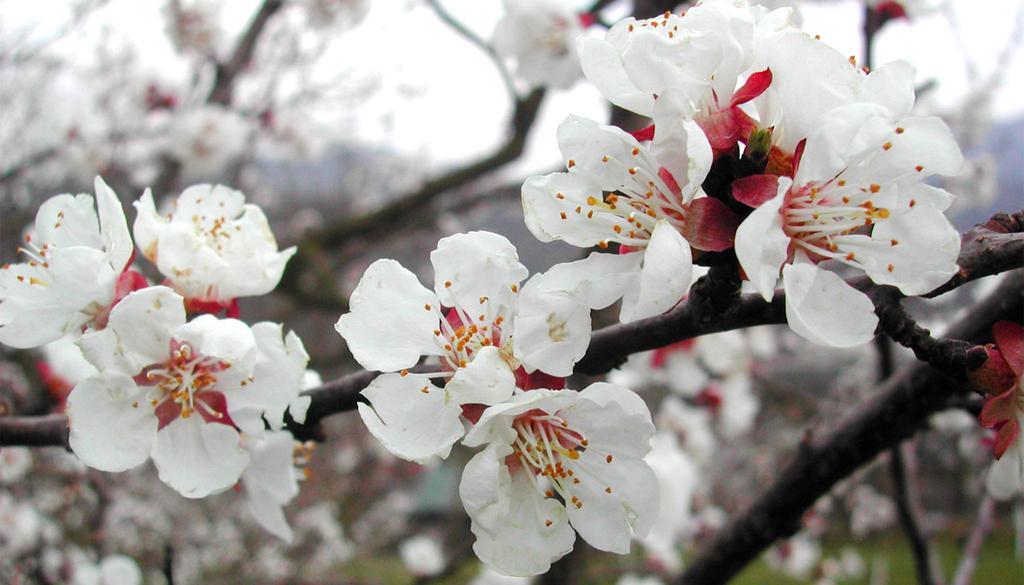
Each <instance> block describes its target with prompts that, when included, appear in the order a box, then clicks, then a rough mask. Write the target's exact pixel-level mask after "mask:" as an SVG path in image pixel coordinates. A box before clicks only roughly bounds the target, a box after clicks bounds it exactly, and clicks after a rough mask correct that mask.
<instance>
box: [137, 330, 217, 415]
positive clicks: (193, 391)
mask: <svg viewBox="0 0 1024 585" xmlns="http://www.w3.org/2000/svg"><path fill="white" fill-rule="evenodd" d="M228 367H230V364H228V363H227V362H224V361H222V360H219V359H217V358H213V357H208V356H204V355H202V354H200V353H199V352H197V351H196V350H195V348H193V347H192V345H191V344H190V343H188V342H187V341H178V340H176V339H172V340H171V343H170V359H168V361H166V362H164V363H162V364H152V365H150V366H147V367H145V368H144V369H143V370H142V372H141V373H140V374H139V375H138V376H136V377H135V382H136V383H137V384H139V385H140V386H148V387H150V388H151V390H150V393H149V397H150V405H151V406H152V407H153V408H154V410H155V413H156V416H157V418H158V419H159V421H160V426H159V428H161V429H162V428H164V427H165V426H167V425H169V424H171V422H173V421H174V420H175V419H176V418H178V417H181V418H188V417H190V416H192V414H193V413H196V412H198V413H199V415H200V416H201V417H203V420H205V421H206V422H219V423H223V424H228V425H234V423H233V422H232V421H231V418H230V416H228V414H227V401H226V400H225V398H224V394H222V393H221V392H218V391H217V390H216V388H217V374H218V373H219V372H222V371H224V370H226V369H227V368H228ZM133 406H135V405H133Z"/></svg>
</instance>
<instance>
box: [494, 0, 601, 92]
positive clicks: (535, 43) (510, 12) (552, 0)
mask: <svg viewBox="0 0 1024 585" xmlns="http://www.w3.org/2000/svg"><path fill="white" fill-rule="evenodd" d="M503 5H504V7H505V15H504V16H503V17H502V19H501V20H500V21H498V24H497V25H496V26H495V29H494V39H493V42H494V48H495V50H496V51H497V52H498V54H499V55H501V56H502V57H503V58H505V59H507V60H510V61H512V62H513V63H514V67H515V73H516V75H517V76H518V77H519V78H520V79H522V80H523V81H524V82H526V84H527V85H528V86H530V87H531V88H534V87H545V86H547V87H552V88H555V89H566V88H569V87H571V86H572V85H573V84H574V83H576V80H577V79H579V78H580V76H581V75H582V72H581V71H580V65H579V56H578V55H577V53H576V37H577V36H578V35H580V34H581V33H582V32H583V29H584V26H583V21H582V20H581V17H580V15H578V14H576V13H574V12H573V11H571V10H570V9H569V8H568V7H567V6H566V3H565V2H562V1H560V0H503Z"/></svg>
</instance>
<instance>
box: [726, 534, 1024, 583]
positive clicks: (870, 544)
mask: <svg viewBox="0 0 1024 585" xmlns="http://www.w3.org/2000/svg"><path fill="white" fill-rule="evenodd" d="M851 545H852V546H853V547H854V548H855V549H856V550H857V552H858V553H860V555H861V557H862V558H863V559H864V562H865V564H866V566H867V569H868V573H867V574H865V576H864V577H863V578H862V579H860V580H852V581H845V582H843V585H867V584H868V583H869V579H870V567H871V563H872V562H873V561H878V560H882V559H884V560H885V561H886V563H887V564H888V573H889V580H888V585H916V584H917V578H916V577H915V574H914V559H913V557H912V556H911V554H910V548H909V547H908V545H907V542H906V541H905V540H904V539H902V538H901V537H900V535H897V534H893V535H887V536H882V537H879V538H875V539H870V540H867V541H865V542H860V543H829V544H826V546H825V553H824V554H826V555H832V556H838V554H839V551H840V550H841V549H842V548H843V546H851ZM934 546H936V548H937V550H938V552H939V556H940V558H941V560H942V566H943V569H944V572H945V578H946V580H947V581H948V580H949V579H950V578H951V576H952V575H953V573H954V572H955V571H956V566H957V564H958V563H959V562H960V550H961V548H960V544H959V543H958V542H956V540H955V539H952V538H949V537H946V538H940V539H938V540H937V541H936V542H935V543H934ZM806 583H807V582H806V581H799V580H795V579H791V578H788V577H786V576H785V575H782V574H780V573H777V572H775V571H773V570H772V569H771V568H770V567H769V566H768V565H767V563H765V562H764V561H763V560H758V561H756V562H754V563H751V564H750V566H748V567H747V568H746V570H744V571H743V572H742V573H740V575H739V576H738V577H737V578H736V579H734V580H733V581H732V584H731V585H805V584H806ZM974 585H1024V564H1022V563H1021V562H1020V561H1018V560H1016V559H1014V557H1013V540H1012V537H1011V535H1010V534H1009V533H1005V532H1004V533H1000V534H998V535H995V536H992V537H990V538H989V539H988V540H986V541H985V545H984V546H983V547H982V551H981V555H980V557H979V559H978V567H977V569H976V571H975V573H974Z"/></svg>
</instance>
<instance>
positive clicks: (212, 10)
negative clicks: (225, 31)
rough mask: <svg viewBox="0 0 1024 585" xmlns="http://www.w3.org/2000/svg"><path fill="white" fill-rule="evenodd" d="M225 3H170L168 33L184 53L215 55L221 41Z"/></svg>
mask: <svg viewBox="0 0 1024 585" xmlns="http://www.w3.org/2000/svg"><path fill="white" fill-rule="evenodd" d="M220 8H221V4H220V3H218V2H213V1H211V0H172V2H170V3H169V4H168V5H167V8H166V10H165V16H166V18H167V34H168V36H169V37H170V38H171V42H172V43H174V46H175V47H176V48H177V49H178V50H179V51H182V52H193V53H198V54H200V55H203V56H214V55H215V54H216V50H217V45H218V43H219V42H220V39H221V35H222V31H221V28H220V23H219V18H220Z"/></svg>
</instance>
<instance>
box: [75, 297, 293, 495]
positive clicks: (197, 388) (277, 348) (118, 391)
mask: <svg viewBox="0 0 1024 585" xmlns="http://www.w3.org/2000/svg"><path fill="white" fill-rule="evenodd" d="M261 325H263V324H259V325H256V326H255V327H253V328H250V327H249V326H247V325H246V324H244V323H242V322H241V321H238V320H235V319H217V318H216V317H213V316H212V315H202V316H200V317H198V318H196V319H193V320H192V321H186V313H185V303H184V299H183V298H182V297H181V296H179V295H177V294H176V293H174V292H173V291H171V290H170V289H169V288H167V287H162V286H156V287H149V288H146V289H143V290H141V291H137V292H133V293H131V294H129V295H128V296H127V297H125V299H124V300H123V301H121V302H120V303H119V304H118V305H117V306H115V307H114V309H113V310H112V311H111V313H110V319H109V322H108V325H107V327H106V328H105V329H103V330H100V331H94V332H90V333H88V334H87V335H85V336H84V337H83V338H82V340H81V341H80V345H81V347H82V349H83V352H84V354H85V356H86V358H87V359H88V360H89V361H90V362H92V364H93V365H94V366H96V368H97V370H99V372H100V373H99V374H98V375H96V376H93V377H91V378H88V379H87V380H85V381H83V382H82V383H80V384H78V385H77V386H76V387H75V389H74V390H73V391H72V392H71V395H70V396H69V397H68V402H67V415H68V421H69V422H68V425H69V427H70V444H71V448H72V450H73V451H74V452H75V454H76V455H78V457H79V458H80V459H81V460H82V461H83V462H84V463H86V464H87V465H89V466H90V467H94V468H96V469H101V470H104V471H124V470H126V469H131V468H133V467H135V466H137V465H140V464H141V463H143V462H144V461H146V460H147V459H149V458H152V459H153V462H154V464H155V465H156V467H157V471H158V472H159V474H160V479H161V481H163V482H164V483H166V484H168V485H169V486H171V487H172V488H174V489H175V490H177V491H178V492H179V493H181V494H182V495H184V496H186V497H191V498H201V497H205V496H208V495H210V494H213V493H217V492H220V491H223V490H225V489H228V488H230V487H231V486H233V485H234V484H235V483H236V482H237V481H238V479H239V477H240V476H241V474H242V472H243V470H245V469H246V467H247V466H248V464H249V461H250V455H249V453H248V452H247V451H246V450H245V449H243V447H242V445H241V433H243V432H244V433H247V434H250V435H254V436H259V435H261V434H262V433H263V432H264V431H265V424H269V425H270V426H271V428H275V429H280V428H281V426H282V424H283V420H282V419H283V414H284V410H285V409H287V408H288V406H289V405H290V404H292V403H293V402H296V401H297V399H298V393H299V390H300V389H301V380H302V376H303V374H304V372H305V366H306V361H307V360H308V356H307V355H306V353H305V350H303V348H302V345H301V343H300V342H298V340H297V338H294V337H291V338H290V339H288V340H287V341H286V340H284V339H282V338H281V330H280V327H278V326H270V327H262V326H261ZM294 415H295V413H293V416H294ZM298 418H300V419H301V418H304V417H301V416H299V417H298Z"/></svg>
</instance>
